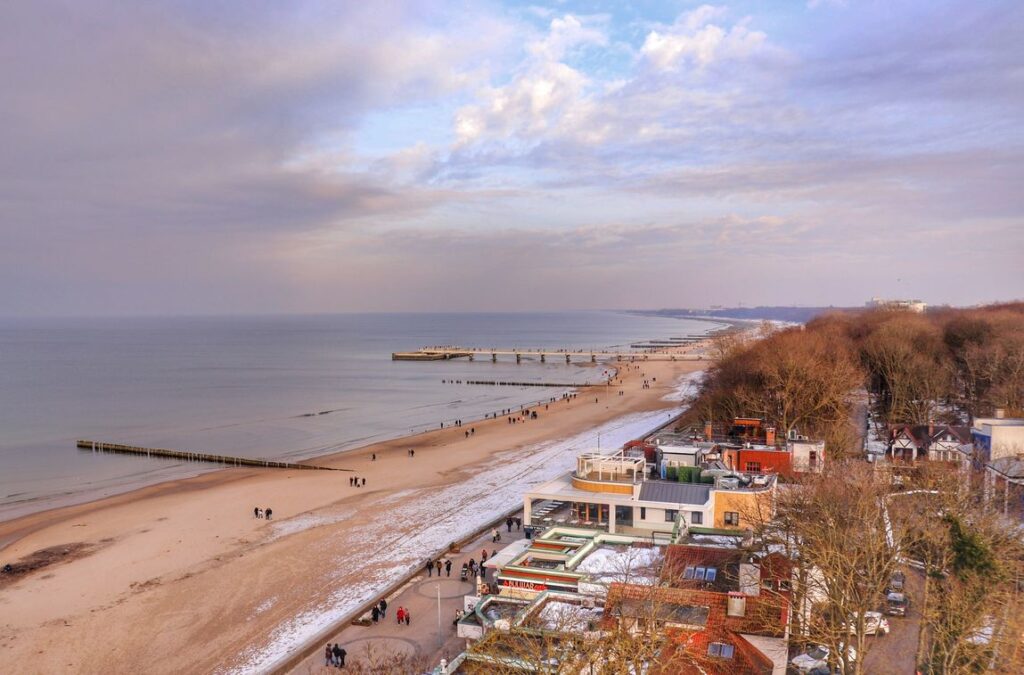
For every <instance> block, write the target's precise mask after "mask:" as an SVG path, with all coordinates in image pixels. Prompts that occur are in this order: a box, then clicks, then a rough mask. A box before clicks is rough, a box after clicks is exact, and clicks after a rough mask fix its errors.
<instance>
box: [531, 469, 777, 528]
mask: <svg viewBox="0 0 1024 675" xmlns="http://www.w3.org/2000/svg"><path fill="white" fill-rule="evenodd" d="M713 473H714V474H715V475H714V477H713V480H714V482H713V483H703V482H701V483H688V482H679V481H676V480H666V479H663V478H659V477H653V476H651V473H650V470H649V468H648V467H647V466H646V463H645V460H644V458H643V457H630V456H628V455H626V454H625V453H623V452H622V451H619V452H616V453H613V454H605V455H601V454H599V453H585V454H582V455H580V456H579V457H578V458H577V464H576V470H575V471H573V472H571V473H569V474H566V475H564V476H561V477H559V478H556V479H555V480H552V481H549V482H547V483H544V484H543V485H540V486H538V487H536V488H534V489H533V490H531V491H530V492H528V493H527V494H526V495H525V496H524V498H523V510H524V518H525V520H526V521H527V522H528V523H530V524H531V525H534V526H540V527H550V526H554V525H568V526H578V527H585V528H599V529H602V530H606V531H608V532H612V533H621V534H630V535H635V536H647V537H651V538H653V539H661V540H664V541H669V540H671V539H672V538H673V537H674V536H676V535H678V534H679V529H680V528H687V527H692V526H696V527H715V528H731V529H735V530H741V529H743V528H745V527H748V526H749V525H750V518H751V517H752V515H753V514H755V513H761V514H769V513H771V511H772V509H773V508H774V495H775V483H776V480H775V476H774V475H770V474H769V475H756V476H755V475H750V474H745V473H742V472H735V471H731V470H729V469H727V468H725V467H723V469H722V470H721V471H715V472H713Z"/></svg>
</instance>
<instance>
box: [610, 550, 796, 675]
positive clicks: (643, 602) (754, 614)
mask: <svg viewBox="0 0 1024 675" xmlns="http://www.w3.org/2000/svg"><path fill="white" fill-rule="evenodd" d="M791 579H792V565H791V563H790V562H789V561H788V560H786V559H785V558H784V557H782V556H779V555H769V556H766V557H764V558H759V557H757V556H752V555H750V554H748V553H745V552H743V551H738V550H733V549H723V548H707V547H699V546H670V547H668V550H667V553H666V563H665V570H664V573H663V576H662V583H661V584H659V585H657V586H642V585H637V584H628V583H615V584H612V587H611V589H610V591H609V593H608V598H607V601H606V603H605V607H604V628H605V629H606V630H607V629H610V628H611V627H612V626H615V625H616V624H618V626H619V627H625V628H626V629H627V630H635V631H638V632H639V631H645V630H647V631H651V632H661V633H664V634H665V635H666V637H667V640H666V645H665V647H664V649H663V650H662V652H661V654H660V657H659V660H658V667H659V668H660V669H661V672H673V673H679V674H680V675H689V674H691V673H692V674H694V675H696V674H697V673H702V674H703V673H720V674H722V675H726V674H732V673H756V674H763V675H783V674H784V673H785V672H786V664H787V658H788V638H789V622H790V602H791V593H792V591H791V587H790V584H791Z"/></svg>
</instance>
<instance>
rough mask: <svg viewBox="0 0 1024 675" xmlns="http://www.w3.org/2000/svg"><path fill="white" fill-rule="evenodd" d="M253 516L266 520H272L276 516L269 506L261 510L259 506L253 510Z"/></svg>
mask: <svg viewBox="0 0 1024 675" xmlns="http://www.w3.org/2000/svg"><path fill="white" fill-rule="evenodd" d="M252 515H254V516H256V517H257V518H266V519H267V520H270V517H271V516H273V515H274V510H273V509H271V508H270V507H269V506H268V507H267V508H265V509H261V508H260V507H258V506H257V507H256V508H254V509H253V510H252Z"/></svg>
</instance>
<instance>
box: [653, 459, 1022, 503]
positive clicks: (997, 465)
mask: <svg viewBox="0 0 1024 675" xmlns="http://www.w3.org/2000/svg"><path fill="white" fill-rule="evenodd" d="M988 465H989V466H990V467H991V468H992V469H994V470H995V471H998V472H999V473H1000V474H1002V475H1004V476H1006V477H1007V478H1015V479H1020V478H1024V457H1021V456H1020V455H1017V456H1014V457H1000V458H999V459H993V460H992V461H991V462H989V463H988ZM640 494H643V491H642V490H641V491H640Z"/></svg>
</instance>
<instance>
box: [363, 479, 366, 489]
mask: <svg viewBox="0 0 1024 675" xmlns="http://www.w3.org/2000/svg"><path fill="white" fill-rule="evenodd" d="M363 487H366V479H365V478H364V479H363Z"/></svg>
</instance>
